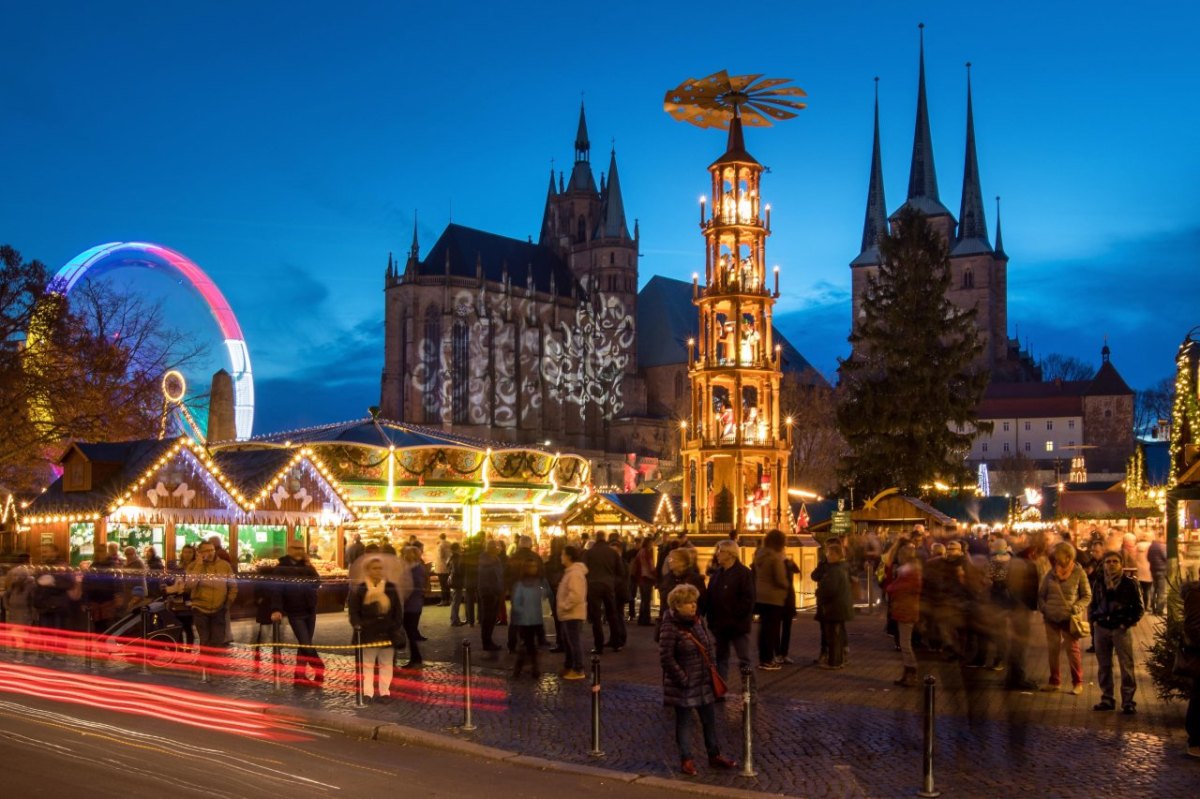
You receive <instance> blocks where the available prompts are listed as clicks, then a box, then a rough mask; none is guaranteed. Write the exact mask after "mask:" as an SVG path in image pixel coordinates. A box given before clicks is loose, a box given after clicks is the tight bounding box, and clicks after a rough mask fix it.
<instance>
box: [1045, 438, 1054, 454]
mask: <svg viewBox="0 0 1200 799" xmlns="http://www.w3.org/2000/svg"><path fill="white" fill-rule="evenodd" d="M1046 451H1047V452H1053V451H1054V442H1053V441H1047V442H1046Z"/></svg>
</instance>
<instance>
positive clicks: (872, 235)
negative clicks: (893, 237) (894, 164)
mask: <svg viewBox="0 0 1200 799" xmlns="http://www.w3.org/2000/svg"><path fill="white" fill-rule="evenodd" d="M885 232H887V201H886V200H885V199H884V196H883V156H882V155H881V153H880V148H879V78H875V140H874V143H873V144H872V146H871V177H870V179H869V180H868V182H867V214H866V219H865V220H864V221H863V238H862V250H861V251H860V252H859V254H858V257H857V258H855V259H854V261H852V262H851V265H852V266H856V265H867V264H878V263H879V237H880V236H882V235H883V234H884V233H885Z"/></svg>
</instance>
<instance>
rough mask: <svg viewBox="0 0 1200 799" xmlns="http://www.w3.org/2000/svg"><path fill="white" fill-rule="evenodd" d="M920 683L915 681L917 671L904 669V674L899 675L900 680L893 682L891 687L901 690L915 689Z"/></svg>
mask: <svg viewBox="0 0 1200 799" xmlns="http://www.w3.org/2000/svg"><path fill="white" fill-rule="evenodd" d="M919 684H920V683H919V682H918V680H917V670H916V669H910V668H908V667H907V666H905V667H904V674H902V675H900V679H898V680H895V681H894V682H893V683H892V685H898V686H900V687H901V688H916V687H917V686H918V685H919Z"/></svg>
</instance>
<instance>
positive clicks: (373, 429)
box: [251, 417, 548, 452]
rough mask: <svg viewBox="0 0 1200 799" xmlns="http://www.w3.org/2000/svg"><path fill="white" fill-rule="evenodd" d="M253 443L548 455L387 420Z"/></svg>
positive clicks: (290, 432)
mask: <svg viewBox="0 0 1200 799" xmlns="http://www.w3.org/2000/svg"><path fill="white" fill-rule="evenodd" d="M251 441H263V442H270V443H276V444H283V443H285V442H288V441H290V442H292V443H293V444H337V443H343V444H359V445H362V446H368V447H384V448H387V447H392V446H394V447H395V448H396V449H409V448H412V447H448V446H449V447H469V448H471V449H489V448H490V449H493V450H501V449H530V450H537V451H540V452H547V451H548V450H547V449H546V448H545V447H540V446H536V445H533V444H520V445H514V444H510V443H507V442H498V441H488V440H486V439H481V438H474V437H472V436H464V435H459V434H457V433H450V432H447V431H445V430H440V429H438V428H434V427H424V426H422V425H412V424H405V423H403V422H393V421H389V420H386V419H371V418H369V417H368V418H365V419H354V420H351V421H348V422H334V423H332V424H323V425H317V426H315V427H304V428H300V429H298V430H285V431H283V432H280V433H268V434H266V435H261V436H255V437H254V438H253V439H251Z"/></svg>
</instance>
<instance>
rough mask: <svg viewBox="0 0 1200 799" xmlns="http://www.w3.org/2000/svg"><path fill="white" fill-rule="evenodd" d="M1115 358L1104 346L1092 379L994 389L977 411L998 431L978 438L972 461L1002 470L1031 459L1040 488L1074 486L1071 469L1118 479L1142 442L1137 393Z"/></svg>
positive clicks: (1093, 477) (1096, 477)
mask: <svg viewBox="0 0 1200 799" xmlns="http://www.w3.org/2000/svg"><path fill="white" fill-rule="evenodd" d="M1109 356H1110V351H1109V348H1108V345H1105V346H1104V349H1103V350H1101V360H1102V363H1101V364H1100V368H1099V369H1098V370H1097V371H1096V374H1095V376H1094V377H1092V379H1091V380H1055V381H1053V382H1047V383H999V382H994V383H992V384H991V385H990V386H988V390H987V393H986V395H985V396H984V400H983V402H982V403H981V404H980V406H979V411H978V412H979V419H980V421H986V422H991V423H992V426H993V427H992V432H991V433H985V434H981V435H980V436H979V437H977V438H976V439H975V442H974V444H973V445H972V447H971V454H970V456H969V458H968V460H969V461H970V462H971V464H972V465H973V466H978V465H979V464H981V463H983V464H987V465H988V467H989V469H991V470H1000V471H1003V470H1005V469H1006V468H1012V466H1013V461H1014V460H1015V459H1019V458H1026V459H1029V460H1030V461H1032V463H1031V464H1029V465H1030V466H1031V467H1032V469H1033V471H1035V472H1036V473H1037V474H1038V476H1039V482H1040V483H1051V482H1059V481H1063V482H1069V481H1070V478H1071V477H1072V472H1075V473H1076V474H1075V476H1084V477H1085V479H1090V480H1104V479H1112V480H1119V479H1120V478H1121V477H1122V476H1124V474H1125V466H1126V463H1127V461H1128V459H1129V456H1130V455H1132V454H1133V449H1134V446H1135V443H1136V442H1135V441H1134V435H1133V390H1132V389H1130V388H1129V386H1128V385H1127V384H1126V383H1125V381H1124V380H1123V379H1122V378H1121V375H1120V374H1119V373H1118V372H1117V369H1116V367H1115V366H1113V364H1112V362H1111V360H1110V359H1109ZM1080 459H1082V460H1080Z"/></svg>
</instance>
